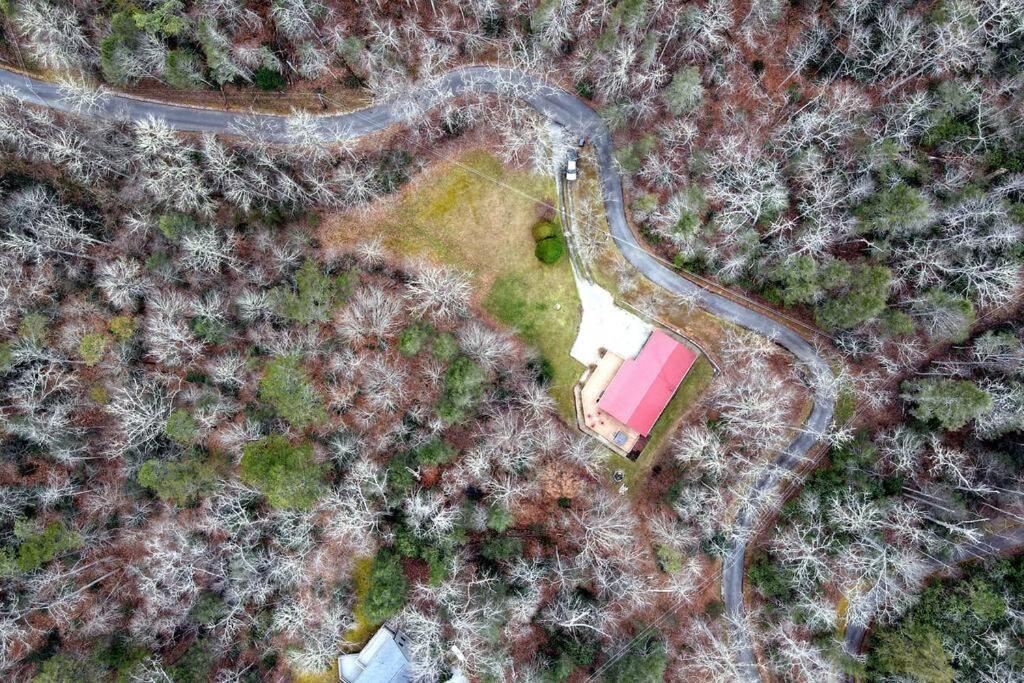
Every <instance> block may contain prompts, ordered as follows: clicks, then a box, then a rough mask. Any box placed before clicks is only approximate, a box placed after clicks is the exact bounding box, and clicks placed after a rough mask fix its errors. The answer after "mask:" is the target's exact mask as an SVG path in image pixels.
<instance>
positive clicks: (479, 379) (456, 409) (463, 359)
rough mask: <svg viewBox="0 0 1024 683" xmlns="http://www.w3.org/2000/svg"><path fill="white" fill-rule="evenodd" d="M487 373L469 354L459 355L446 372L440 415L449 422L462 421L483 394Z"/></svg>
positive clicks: (439, 408)
mask: <svg viewBox="0 0 1024 683" xmlns="http://www.w3.org/2000/svg"><path fill="white" fill-rule="evenodd" d="M486 382H487V373H486V372H484V369H483V368H481V367H480V366H479V365H478V364H477V363H475V362H474V361H473V360H472V359H471V358H469V357H468V356H458V357H456V358H455V360H453V361H452V363H451V365H449V366H448V369H447V370H446V371H445V373H444V393H443V394H442V396H441V401H440V402H439V403H438V406H437V414H438V416H439V417H440V418H441V419H442V420H444V421H445V422H448V423H449V424H451V423H455V422H461V421H462V420H463V419H465V417H466V415H467V413H468V412H469V410H470V409H471V408H472V407H473V406H475V405H476V403H477V402H478V401H479V400H480V397H481V395H482V394H483V390H484V385H485V383H486Z"/></svg>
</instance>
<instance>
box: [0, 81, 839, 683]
mask: <svg viewBox="0 0 1024 683" xmlns="http://www.w3.org/2000/svg"><path fill="white" fill-rule="evenodd" d="M0 86H8V87H10V88H13V90H14V91H15V92H16V93H17V94H18V96H20V97H21V98H23V99H25V100H26V101H28V102H32V103H34V104H38V105H42V106H45V107H50V108H53V109H57V110H62V111H70V112H72V113H75V111H74V108H73V107H72V106H71V105H70V104H69V103H68V102H66V101H65V100H64V99H62V97H61V93H60V89H59V88H58V86H56V85H54V84H51V83H46V82H43V81H39V80H36V79H33V78H30V77H27V76H23V75H21V74H17V73H12V72H9V71H3V70H0ZM469 92H484V93H497V94H499V95H502V96H505V97H513V98H518V99H520V100H523V101H525V102H526V103H527V104H529V105H530V106H531V107H533V108H534V109H535V110H537V111H538V112H539V113H540V114H542V115H543V116H545V117H546V118H548V119H549V120H551V121H554V122H557V123H559V124H561V125H563V126H565V127H567V128H568V129H570V130H572V131H574V132H575V133H577V134H579V135H581V136H583V137H586V138H587V139H589V140H590V142H591V144H593V146H594V151H595V152H596V155H597V166H598V173H599V175H600V182H601V191H602V194H603V196H604V208H605V213H606V214H607V217H608V225H609V227H610V229H611V232H612V234H613V236H614V237H615V239H616V242H617V244H618V246H619V249H621V250H622V253H623V256H625V258H626V260H627V261H629V262H630V263H631V264H632V265H633V266H635V267H636V268H637V270H639V271H640V272H641V273H643V274H644V275H645V276H646V277H647V278H648V279H649V280H651V282H653V283H655V284H657V285H659V286H660V287H662V288H664V289H666V290H668V291H670V292H673V293H675V294H685V295H687V296H690V297H695V298H696V300H697V302H698V303H699V305H700V306H701V307H703V308H704V309H706V310H707V311H709V312H710V313H713V314H714V315H716V316H718V317H719V318H723V319H724V320H728V321H729V322H732V323H735V324H736V325H739V326H740V327H744V328H746V329H748V330H751V331H753V332H756V333H758V334H761V335H764V336H766V337H769V338H771V339H773V340H775V341H776V342H777V343H778V344H779V345H781V346H782V347H784V348H785V349H786V350H788V351H789V352H790V353H791V354H793V355H794V356H796V358H798V359H799V360H800V361H801V363H802V364H803V367H804V369H805V372H806V374H807V379H808V380H809V383H810V385H811V386H812V387H814V407H813V409H812V411H811V414H810V415H809V416H808V418H807V421H806V422H805V423H804V425H803V428H802V429H801V431H800V433H799V435H798V436H797V437H796V438H795V439H794V440H793V441H792V443H790V444H789V445H788V446H787V447H786V448H785V449H783V451H782V452H781V453H780V454H779V455H778V456H777V457H776V459H775V464H776V465H777V467H775V468H772V469H771V471H770V472H769V473H768V474H765V475H763V476H762V477H761V478H760V479H758V481H757V482H755V483H754V485H753V486H752V488H751V489H750V490H749V491H748V493H747V498H746V501H745V502H746V504H745V505H744V506H743V509H742V511H741V512H740V514H739V516H738V518H737V519H736V521H735V523H734V526H733V530H734V532H735V538H736V539H737V540H735V541H733V543H732V545H731V546H730V548H729V550H728V554H727V555H726V558H725V562H724V565H723V566H724V568H723V577H722V596H723V599H724V601H725V605H726V613H727V615H728V616H729V617H730V621H731V622H732V623H734V624H742V623H743V619H742V617H743V611H744V610H743V607H744V605H743V569H744V557H745V555H746V549H747V539H748V537H749V536H750V535H751V534H752V533H753V532H754V530H755V529H756V527H757V524H758V523H759V522H760V519H759V518H758V517H757V516H756V515H757V513H758V511H759V510H760V509H761V505H760V504H761V503H762V502H764V501H770V500H771V497H772V496H773V495H774V494H776V493H778V492H780V491H781V486H782V483H783V482H782V478H783V476H782V475H783V473H785V472H789V471H792V470H794V469H796V468H797V467H799V466H800V464H801V463H802V462H803V461H804V459H805V456H806V454H807V452H808V451H809V450H810V448H811V446H812V445H814V443H815V442H816V441H817V440H818V438H819V437H820V436H821V435H822V434H824V433H825V430H826V428H827V427H828V425H829V423H830V422H831V420H832V410H833V405H834V403H835V396H834V394H833V393H832V392H831V391H830V389H829V387H831V386H832V383H833V382H832V380H833V376H832V371H831V370H830V369H829V366H828V363H827V362H826V361H825V360H824V359H823V358H822V357H821V356H820V355H818V353H817V351H816V350H815V349H814V347H813V346H812V345H811V344H809V343H808V342H807V341H806V340H805V339H804V338H803V337H801V336H800V335H798V334H797V333H796V332H794V331H793V330H791V329H790V328H789V327H787V326H785V325H782V324H781V323H779V322H777V321H776V320H773V319H771V318H769V317H767V316H765V315H763V314H761V313H759V312H757V311H755V310H752V309H750V308H747V307H745V306H743V305H742V304H739V303H737V302H735V301H733V300H731V299H727V298H725V297H723V296H720V295H718V294H715V293H713V292H710V291H708V290H706V289H703V288H701V287H700V286H699V285H697V284H695V283H694V282H692V281H690V280H687V279H686V278H683V277H680V276H679V275H678V274H676V273H674V272H672V270H670V269H669V268H667V267H665V266H664V265H663V264H662V263H660V262H659V261H658V260H657V259H655V258H654V256H652V255H651V254H649V253H648V252H647V251H646V250H644V248H643V247H641V246H640V244H639V243H638V241H637V238H636V236H635V235H634V234H633V232H632V231H631V230H630V228H629V224H628V223H627V221H626V214H625V211H624V208H623V207H624V204H623V195H622V182H621V180H620V178H619V175H618V172H617V171H616V165H615V163H614V160H613V158H612V149H613V148H612V140H611V135H610V134H609V133H608V129H607V128H606V127H605V125H604V123H603V122H602V121H601V119H600V117H598V115H597V114H596V113H595V112H594V110H592V109H591V108H590V107H589V106H587V105H586V104H585V103H584V102H582V101H581V100H579V99H578V98H576V97H575V96H573V95H570V94H569V93H567V92H565V91H564V90H561V89H560V88H556V87H554V86H551V85H549V84H547V83H544V82H543V81H541V80H539V79H537V78H535V77H533V76H530V75H528V74H524V73H520V72H517V71H513V70H509V69H501V68H496V67H467V68H462V69H456V70H454V71H450V72H448V73H446V74H444V75H443V76H440V77H438V78H437V79H436V80H434V81H432V82H431V83H430V84H428V85H427V86H424V87H422V88H419V89H417V90H415V91H412V92H410V93H409V94H408V95H407V96H405V97H403V98H400V99H396V100H390V101H386V102H383V103H381V104H377V105H374V106H372V107H368V108H366V109H362V110H360V111H356V112H350V113H345V114H335V115H327V116H320V117H318V118H317V119H316V121H317V125H318V132H319V134H320V136H321V138H322V139H323V140H324V141H328V142H329V141H338V140H346V139H352V138H357V137H361V136H364V135H368V134H370V133H374V132H377V131H380V130H383V129H385V128H388V127H389V126H391V125H394V124H397V123H402V122H403V121H404V120H406V118H407V116H408V115H409V113H410V112H420V111H425V110H427V109H429V108H431V107H433V106H435V105H437V104H439V103H440V102H443V101H445V100H449V99H451V98H453V97H456V96H458V95H460V94H463V93H469ZM86 115H89V116H94V117H101V118H116V119H130V120H133V121H140V120H144V119H146V118H148V117H154V118H158V119H163V120H164V121H166V122H167V123H168V124H169V125H170V126H172V127H173V128H175V129H177V130H181V131H191V132H212V133H232V132H235V131H237V130H238V129H239V127H240V124H243V122H245V121H252V120H253V119H256V120H258V121H259V122H260V123H261V124H262V125H263V126H264V134H265V135H266V136H267V138H268V139H271V140H274V141H277V142H288V141H289V139H290V136H289V133H288V124H287V118H286V117H282V116H276V115H272V114H256V115H253V114H241V113H235V112H229V111H222V110H217V109H200V108H191V107H181V106H175V105H171V104H166V103H158V102H150V101H145V100H139V99H134V98H131V97H126V96H122V95H110V96H108V97H106V98H104V99H103V100H102V101H101V102H100V104H99V105H98V106H96V107H95V108H93V109H91V110H89V111H88V112H86ZM731 638H732V639H733V643H734V645H735V646H736V648H737V651H738V652H739V658H740V663H741V665H742V668H743V670H744V672H745V677H746V678H747V679H749V680H759V679H760V676H759V674H758V671H757V666H756V662H755V657H754V650H753V647H752V646H751V642H750V636H749V633H748V632H747V630H746V629H745V628H744V627H742V626H734V627H733V632H732V634H731Z"/></svg>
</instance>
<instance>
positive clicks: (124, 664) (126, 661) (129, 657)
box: [93, 637, 149, 683]
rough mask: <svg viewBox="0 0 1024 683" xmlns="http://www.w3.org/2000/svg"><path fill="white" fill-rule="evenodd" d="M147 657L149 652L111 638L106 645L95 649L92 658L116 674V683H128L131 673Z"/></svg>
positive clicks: (130, 679)
mask: <svg viewBox="0 0 1024 683" xmlns="http://www.w3.org/2000/svg"><path fill="white" fill-rule="evenodd" d="M148 656H149V650H147V649H146V648H144V647H142V646H140V645H132V644H131V643H130V642H129V641H126V640H124V639H122V638H120V637H115V638H113V639H112V640H111V641H110V642H109V643H108V644H106V645H104V646H102V647H99V648H97V649H96V650H95V651H94V652H93V658H94V659H95V660H96V661H97V662H99V663H100V664H102V665H103V666H105V667H107V668H110V669H113V670H114V672H115V673H116V674H117V675H116V677H115V679H114V680H115V681H116V683H129V681H132V680H133V678H132V673H133V672H134V671H135V669H136V667H138V666H139V665H140V664H142V662H144V661H145V660H146V658H147V657H148Z"/></svg>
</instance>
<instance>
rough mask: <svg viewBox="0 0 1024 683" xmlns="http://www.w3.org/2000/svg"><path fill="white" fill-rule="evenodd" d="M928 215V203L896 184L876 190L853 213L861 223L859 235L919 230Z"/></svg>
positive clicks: (894, 233)
mask: <svg viewBox="0 0 1024 683" xmlns="http://www.w3.org/2000/svg"><path fill="white" fill-rule="evenodd" d="M930 211H931V210H930V207H929V205H928V199H927V198H926V197H925V196H924V194H922V192H921V191H920V190H917V189H915V188H912V187H910V186H909V185H905V184H904V183H899V184H898V185H894V186H893V187H887V188H885V189H883V190H879V191H878V192H876V193H875V194H874V195H872V196H871V197H870V198H868V200H867V201H865V202H864V203H862V204H860V205H859V206H857V207H856V208H855V209H854V210H853V213H854V215H855V216H857V218H859V219H860V231H861V232H864V233H867V232H874V233H877V234H879V235H901V234H906V233H910V232H914V231H915V230H916V229H918V227H919V226H920V225H921V224H922V223H923V222H924V221H925V220H926V219H927V218H928V216H929V215H930Z"/></svg>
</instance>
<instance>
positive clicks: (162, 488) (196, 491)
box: [137, 458, 217, 507]
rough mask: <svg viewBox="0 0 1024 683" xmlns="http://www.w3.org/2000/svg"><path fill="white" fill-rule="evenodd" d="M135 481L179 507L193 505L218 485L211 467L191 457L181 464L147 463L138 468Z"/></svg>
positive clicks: (177, 462)
mask: <svg viewBox="0 0 1024 683" xmlns="http://www.w3.org/2000/svg"><path fill="white" fill-rule="evenodd" d="M137 478H138V480H139V484H140V485H141V486H144V487H146V488H147V489H151V490H152V491H153V492H154V493H156V495H157V496H159V497H160V498H162V499H163V500H166V501H169V502H171V503H174V504H175V505H179V506H181V507H185V506H188V505H194V504H195V503H197V502H198V501H199V499H200V498H202V497H203V495H205V494H207V493H209V492H210V491H212V490H213V489H214V487H215V486H216V484H217V475H216V473H215V472H214V471H213V468H212V467H210V466H209V465H207V464H205V463H203V462H202V461H200V460H198V459H194V458H193V459H189V460H182V461H173V460H172V461H168V460H157V459H151V460H147V461H146V462H144V463H142V467H140V468H139V473H138V475H137Z"/></svg>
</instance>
